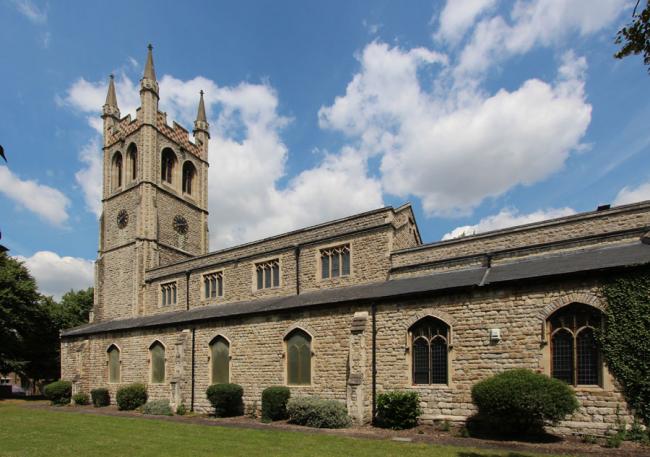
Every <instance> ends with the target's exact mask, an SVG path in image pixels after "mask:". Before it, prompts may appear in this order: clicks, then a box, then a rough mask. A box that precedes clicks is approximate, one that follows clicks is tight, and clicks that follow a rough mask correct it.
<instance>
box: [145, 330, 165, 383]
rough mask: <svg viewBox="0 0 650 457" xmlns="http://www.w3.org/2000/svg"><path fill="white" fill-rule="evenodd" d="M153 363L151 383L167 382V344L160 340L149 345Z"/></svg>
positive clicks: (151, 362)
mask: <svg viewBox="0 0 650 457" xmlns="http://www.w3.org/2000/svg"><path fill="white" fill-rule="evenodd" d="M149 358H150V364H151V383H152V384H162V383H164V382H165V365H166V360H165V346H164V345H163V344H162V343H161V342H160V341H158V340H156V341H154V342H153V343H152V344H151V346H149Z"/></svg>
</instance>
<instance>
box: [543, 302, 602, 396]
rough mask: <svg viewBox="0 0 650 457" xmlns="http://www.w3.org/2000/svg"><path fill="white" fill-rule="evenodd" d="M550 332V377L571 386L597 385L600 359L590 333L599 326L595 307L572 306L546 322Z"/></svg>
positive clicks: (593, 336) (593, 337)
mask: <svg viewBox="0 0 650 457" xmlns="http://www.w3.org/2000/svg"><path fill="white" fill-rule="evenodd" d="M548 322H549V328H550V332H551V338H550V341H551V375H552V376H553V377H554V378H557V379H561V380H562V381H565V382H567V383H568V384H571V385H598V384H599V383H600V379H601V366H602V362H601V356H600V350H599V349H598V345H597V343H596V338H595V334H594V331H595V329H596V328H599V327H600V326H601V325H602V314H601V312H600V311H599V310H597V309H596V308H594V307H592V306H589V305H585V304H581V303H572V304H570V305H568V306H565V307H563V308H561V309H559V310H558V311H556V312H555V313H554V314H553V315H551V317H550V318H549V319H548Z"/></svg>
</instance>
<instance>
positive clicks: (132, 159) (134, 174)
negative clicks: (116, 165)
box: [127, 143, 138, 181]
mask: <svg viewBox="0 0 650 457" xmlns="http://www.w3.org/2000/svg"><path fill="white" fill-rule="evenodd" d="M127 155H128V157H129V175H130V176H129V178H130V179H131V181H135V180H136V179H137V178H138V148H137V146H136V145H135V144H133V143H131V145H130V146H129V150H128V153H127Z"/></svg>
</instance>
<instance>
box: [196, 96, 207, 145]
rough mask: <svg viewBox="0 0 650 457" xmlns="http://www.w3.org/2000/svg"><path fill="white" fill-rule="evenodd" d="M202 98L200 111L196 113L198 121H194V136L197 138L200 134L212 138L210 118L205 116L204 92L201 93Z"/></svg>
mask: <svg viewBox="0 0 650 457" xmlns="http://www.w3.org/2000/svg"><path fill="white" fill-rule="evenodd" d="M199 94H201V98H200V99H199V110H198V112H197V113H196V120H195V121H194V136H197V134H198V133H199V132H203V133H205V134H207V137H208V138H210V125H209V124H208V118H207V116H206V115H205V102H204V101H203V90H201V91H200V92H199Z"/></svg>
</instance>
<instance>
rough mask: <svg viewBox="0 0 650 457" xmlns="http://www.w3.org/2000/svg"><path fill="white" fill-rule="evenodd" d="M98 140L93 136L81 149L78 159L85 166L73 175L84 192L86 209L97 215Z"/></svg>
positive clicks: (99, 210) (99, 206) (99, 211)
mask: <svg viewBox="0 0 650 457" xmlns="http://www.w3.org/2000/svg"><path fill="white" fill-rule="evenodd" d="M99 141H100V139H99V138H98V137H95V138H93V139H92V140H91V141H90V142H89V143H88V144H87V145H86V146H84V147H83V148H82V149H81V152H80V153H79V160H80V161H81V162H82V163H83V164H84V165H85V166H84V168H82V169H81V170H79V171H77V172H76V173H75V175H74V178H75V181H77V184H79V186H80V187H81V191H82V192H83V194H84V201H85V202H86V209H88V211H90V212H92V213H95V215H96V216H97V217H99V216H101V214H102V202H101V200H102V148H101V146H100V144H99Z"/></svg>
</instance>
